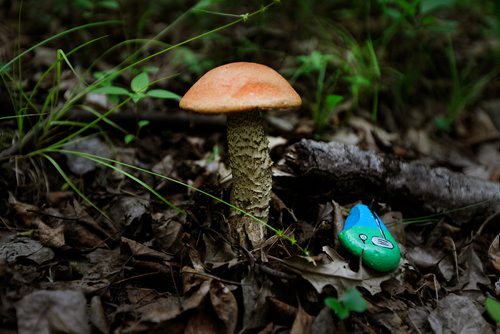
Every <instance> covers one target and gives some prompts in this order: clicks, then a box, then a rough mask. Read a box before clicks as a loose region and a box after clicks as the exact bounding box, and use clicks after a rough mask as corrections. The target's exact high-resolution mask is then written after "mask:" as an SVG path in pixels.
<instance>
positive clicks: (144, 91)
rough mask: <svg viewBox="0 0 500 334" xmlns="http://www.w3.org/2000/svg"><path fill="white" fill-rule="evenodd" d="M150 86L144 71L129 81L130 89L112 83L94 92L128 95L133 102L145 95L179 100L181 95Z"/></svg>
mask: <svg viewBox="0 0 500 334" xmlns="http://www.w3.org/2000/svg"><path fill="white" fill-rule="evenodd" d="M149 86H150V82H149V76H148V74H147V73H146V72H141V73H139V74H138V75H136V76H135V77H134V78H133V79H132V81H131V82H130V91H129V90H127V89H125V88H123V87H117V86H113V85H109V86H102V87H99V88H97V89H95V90H93V92H94V93H97V94H108V95H127V96H130V98H131V99H132V101H134V103H137V102H139V101H140V100H142V99H143V98H145V97H152V98H156V99H173V100H177V101H179V100H180V99H181V97H180V96H179V95H177V94H175V93H172V92H170V91H168V90H165V89H151V90H148V88H149Z"/></svg>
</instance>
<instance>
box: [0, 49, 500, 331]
mask: <svg viewBox="0 0 500 334" xmlns="http://www.w3.org/2000/svg"><path fill="white" fill-rule="evenodd" d="M23 43H26V44H28V45H33V44H34V41H31V43H30V41H26V40H25V41H23ZM269 43H271V42H269ZM0 54H1V52H0ZM48 54H50V56H48ZM54 54H55V49H51V48H49V47H47V48H41V49H40V50H39V51H38V53H36V56H34V57H33V58H32V59H30V60H31V61H34V62H35V63H36V64H35V65H33V68H31V69H32V72H30V77H29V78H26V80H25V81H26V82H24V83H23V85H26V86H27V87H31V86H32V85H33V82H36V81H37V80H38V79H39V78H40V76H41V75H42V73H43V71H44V69H45V67H46V66H47V65H48V64H50V63H51V61H52V58H51V57H53V56H54ZM157 65H158V66H159V67H161V66H162V64H157ZM106 66H107V65H103V68H106ZM60 78H62V80H61V82H60V83H59V85H58V93H59V94H60V96H64V95H65V93H67V91H69V90H71V89H73V88H74V87H75V86H77V85H78V80H77V79H76V78H74V77H72V71H71V70H70V69H67V70H64V71H63V73H62V75H61V76H60ZM131 78H132V77H131V76H130V77H129V78H128V79H131ZM188 79H189V80H186V81H191V83H192V82H193V80H192V79H193V76H188ZM125 81H126V80H125ZM297 83H298V84H297V85H296V86H298V87H299V88H300V89H301V90H304V89H305V90H307V89H309V90H311V91H313V90H314V89H315V87H309V88H308V87H307V84H308V81H306V80H304V81H300V80H299V81H297ZM186 87H187V85H186V84H179V85H178V86H177V87H175V88H178V90H177V91H179V92H180V91H185V89H186ZM496 87H497V88H498V84H497V86H496ZM26 89H27V88H26ZM40 89H41V90H43V91H45V92H49V91H50V86H43V85H42V86H41V88H40ZM172 90H174V89H172ZM312 95H314V94H312ZM383 98H384V95H383V94H381V97H380V99H381V100H380V105H381V108H380V110H379V113H380V114H383V115H385V116H380V118H379V119H378V121H374V119H373V114H372V113H371V111H368V110H366V109H364V108H363V107H362V106H357V107H355V108H354V107H352V105H350V104H349V103H347V102H346V103H344V104H342V105H340V106H338V108H337V110H336V112H335V113H333V114H331V115H330V116H329V117H328V120H327V126H326V127H325V128H324V129H323V130H322V132H321V135H318V134H317V133H315V126H317V125H315V124H314V123H313V121H312V120H311V117H310V113H309V109H308V108H311V105H312V103H306V104H305V106H304V108H303V109H302V110H300V111H296V112H294V111H286V112H283V113H281V112H279V113H278V112H276V113H274V112H268V113H265V115H264V118H265V124H266V125H265V128H266V133H267V135H268V139H269V149H270V154H271V158H272V160H273V195H272V201H271V209H270V216H269V224H270V226H272V227H273V228H274V229H275V230H277V231H282V233H283V234H284V235H285V236H286V238H283V237H281V236H280V235H277V234H276V233H274V232H272V231H271V230H269V229H268V233H267V234H266V240H265V241H264V242H263V244H262V245H260V246H259V247H257V248H254V249H251V248H250V249H248V248H242V247H240V246H238V245H237V244H235V243H234V242H232V240H231V238H230V237H229V236H228V227H227V224H228V217H229V215H230V212H231V208H230V207H229V206H228V205H227V204H226V203H224V202H230V189H231V169H230V166H229V162H228V161H229V158H228V150H227V142H226V130H225V127H226V125H225V119H224V118H221V117H219V116H216V117H212V118H211V117H205V116H198V115H194V114H189V113H186V112H183V111H180V110H179V109H178V107H177V102H175V101H170V100H169V101H168V102H164V101H163V100H158V99H154V100H153V99H144V100H141V101H139V103H137V104H132V103H128V104H125V105H124V107H123V108H122V110H120V111H118V112H116V113H114V114H112V115H110V116H109V120H110V122H108V123H105V122H101V123H100V126H101V128H99V131H98V132H96V135H92V136H86V137H80V138H81V139H80V140H79V141H77V142H75V143H71V144H66V145H65V146H64V147H63V150H53V151H50V152H48V151H47V153H46V154H45V153H44V154H41V155H31V154H30V153H29V152H36V150H38V149H39V148H40V146H39V144H40V143H41V142H42V141H43V140H46V141H47V142H49V140H52V141H54V138H51V137H43V136H41V137H40V142H31V143H30V145H28V146H26V147H24V148H23V149H19V150H12V147H13V146H15V145H16V143H18V142H19V137H18V136H16V135H15V134H14V133H15V131H16V129H17V128H16V127H17V125H18V123H15V121H13V120H12V119H0V131H1V133H2V139H1V143H0V152H4V153H5V152H9V153H10V152H15V153H14V154H9V155H8V156H5V155H0V158H1V159H2V160H1V165H0V188H1V189H2V192H1V193H0V331H1V332H2V333H16V332H19V333H49V332H50V333H52V332H58V333H103V334H106V333H234V332H245V333H289V332H290V333H309V332H310V333H315V334H319V333H334V332H337V331H339V332H356V333H386V332H391V333H396V332H397V333H427V332H436V333H441V332H452V333H455V332H468V333H494V332H495V331H496V332H497V333H498V331H499V327H498V326H499V325H498V324H496V323H495V320H494V319H492V317H491V315H490V314H488V312H486V311H485V303H486V300H487V299H495V298H497V299H498V298H499V296H500V240H499V234H500V214H499V211H498V208H499V206H500V200H499V199H498V194H493V195H492V196H491V198H488V196H487V197H486V198H484V200H482V201H481V202H479V203H478V202H462V203H461V204H460V205H459V206H453V205H451V204H450V203H449V202H440V198H434V199H432V202H431V200H429V202H427V203H426V202H425V200H422V201H419V202H416V201H414V200H413V197H412V194H414V192H418V191H421V189H415V188H412V187H405V186H404V185H403V186H402V187H401V188H398V189H399V190H398V191H397V192H396V193H395V191H394V188H387V184H389V183H390V182H389V181H387V182H385V181H384V182H383V183H377V184H375V185H376V187H374V185H373V184H370V185H368V184H367V183H363V182H353V179H354V180H356V179H358V180H364V179H363V178H366V175H365V174H363V173H361V172H360V174H359V175H356V172H354V174H349V179H336V178H332V177H331V176H329V175H327V172H324V173H317V174H314V177H310V176H311V174H310V173H309V172H310V170H311V168H310V165H308V164H310V163H311V161H308V162H306V161H301V160H300V158H301V157H302V158H303V157H304V156H301V155H297V156H295V155H294V153H295V152H296V151H295V150H296V149H297V147H298V146H297V145H300V144H301V143H304V141H302V140H303V139H309V140H311V142H310V143H315V142H324V143H332V142H335V143H340V144H342V145H347V146H345V147H352V146H356V147H358V148H361V149H362V150H363V152H368V154H373V155H374V156H377V157H381V158H382V159H385V160H386V161H389V162H391V163H392V162H394V164H395V163H398V164H399V163H410V162H411V163H418V164H421V165H423V166H427V167H428V168H437V167H441V168H443V170H445V171H446V172H445V173H455V174H457V175H460V177H461V178H463V179H464V180H472V181H470V182H472V183H471V184H478V185H480V186H483V185H487V186H488V187H490V188H489V189H498V185H499V182H500V150H499V147H500V119H499V113H498V110H500V101H499V100H498V99H494V98H491V96H490V97H488V98H487V99H486V98H485V100H484V101H479V102H478V103H475V104H472V105H471V106H469V107H468V108H467V110H466V111H464V112H463V113H461V114H460V115H458V116H457V117H456V119H454V120H453V125H452V130H449V131H443V130H442V129H436V126H435V124H434V123H432V122H427V123H425V122H415V123H416V124H418V126H412V124H411V121H412V120H416V119H419V118H420V117H427V116H428V114H432V113H433V112H434V111H435V110H440V109H441V108H443V106H442V104H441V102H442V101H436V100H432V101H430V100H428V101H427V100H426V96H422V97H421V98H422V99H423V100H426V102H425V103H424V104H425V107H422V109H418V108H417V107H415V109H409V110H407V111H406V112H407V115H406V116H401V115H399V116H397V117H399V118H400V119H399V120H398V119H396V120H394V119H392V118H391V117H390V116H389V115H390V114H391V113H390V112H388V111H387V110H386V109H384V108H388V107H387V104H386V103H385V102H384V100H383ZM306 100H307V99H306ZM80 102H81V105H84V106H85V105H91V106H92V107H93V108H95V109H96V110H99V112H100V113H104V112H105V111H106V110H108V109H109V108H110V107H112V106H114V105H116V104H117V101H116V100H113V97H111V96H109V95H102V94H95V93H89V94H87V95H86V97H85V98H84V99H82V100H81V101H80ZM34 103H40V104H42V103H43V101H34ZM0 105H1V106H2V108H4V109H3V110H7V112H6V114H5V115H4V114H2V116H9V115H11V114H14V112H13V111H10V112H9V110H12V109H15V107H14V106H13V105H12V104H11V101H10V100H9V99H8V98H7V97H6V94H4V95H1V94H0ZM351 107H352V108H351ZM384 112H385V114H384ZM424 113H425V114H427V116H422V114H424ZM397 117H396V118H397ZM405 117H407V118H408V119H409V120H410V121H409V122H408V123H409V124H407V125H406V126H404V127H401V126H398V125H397V123H398V122H399V121H401V118H403V119H404V118H405ZM92 119H93V118H89V114H88V113H86V112H85V108H84V107H81V106H80V105H79V106H78V107H77V108H74V109H73V110H71V111H69V112H68V114H66V115H65V117H64V120H70V121H75V122H87V123H88V122H91V120H92ZM140 121H143V122H144V121H146V122H145V123H142V124H147V125H145V126H143V127H142V126H139V127H138V124H139V122H140ZM27 122H28V121H27ZM111 123H112V124H111ZM33 124H36V122H35V123H33ZM75 124H76V123H75ZM110 124H111V125H110ZM59 125H61V124H59ZM67 125H68V124H64V125H63V126H67ZM70 125H71V124H70ZM73 125H74V124H73ZM114 125H118V127H117V126H114ZM25 126H26V125H25ZM26 127H27V128H29V126H26ZM33 127H34V125H33ZM75 128H78V125H75ZM58 129H59V128H58ZM72 129H73V130H70V131H74V128H72ZM121 129H126V130H127V132H134V131H136V132H135V136H134V140H133V141H130V142H129V141H126V142H124V140H123V132H122V131H121ZM67 133H68V132H64V133H60V132H55V133H53V134H54V136H55V138H56V139H59V138H62V137H64V136H65V135H67ZM70 133H71V132H70ZM313 140H314V141H313ZM40 145H41V144H40ZM75 151H76V152H83V153H84V154H93V155H97V156H99V157H103V158H104V160H99V161H92V160H89V159H85V158H84V157H83V156H82V155H81V154H80V155H78V154H72V153H71V152H75ZM326 154H328V152H326ZM292 156H293V157H294V158H293V159H292V158H291V157H292ZM105 159H110V160H105ZM297 159H298V160H297ZM292 160H293V161H292ZM314 162H317V160H314ZM301 166H302V167H301ZM302 169H304V170H302ZM61 170H62V171H61ZM145 171H146V172H145ZM151 172H152V173H151ZM329 172H332V173H334V174H335V173H337V172H338V173H340V174H341V173H342V170H339V171H336V170H335V168H334V167H332V170H329ZM394 173H395V172H394V171H393V172H390V173H388V174H387V175H384V177H385V178H387V179H388V180H390V179H391V178H394V177H395V176H396V175H395V174H394ZM159 175H163V176H167V177H168V178H169V179H165V178H162V177H161V176H159ZM440 175H441V174H440ZM419 177H421V176H419V175H415V180H413V181H416V182H415V183H416V184H419V185H420V186H419V187H417V188H422V189H424V190H425V189H426V188H429V189H432V187H433V186H435V184H434V183H433V179H431V178H430V177H429V178H425V177H424V178H422V179H419ZM172 179H173V180H174V181H172ZM332 180H334V181H335V182H333V181H332ZM137 181H139V182H137ZM467 182H469V181H467ZM474 182H477V183H474ZM72 185H74V186H76V188H77V189H78V191H75V190H74V189H72ZM350 187H351V188H350ZM352 187H355V188H352ZM364 187H366V188H364ZM478 187H479V186H478ZM447 190H448V191H447V193H453V192H454V189H447ZM474 191H478V192H479V193H481V190H480V189H479V190H478V189H474ZM79 192H80V193H79ZM431 192H432V190H431ZM436 192H437V191H436ZM465 192H467V190H466V191H465ZM470 192H472V190H470ZM81 194H83V195H84V196H85V197H86V198H88V199H89V200H90V203H92V204H89V201H86V200H85V199H84V198H83V197H82V196H80V195H81ZM155 194H158V195H159V197H157V196H156V195H155ZM207 194H208V195H207ZM209 195H210V196H209ZM443 196H444V195H443ZM214 197H215V198H214ZM218 199H219V200H218ZM165 200H166V201H168V202H166V201H165ZM221 200H222V201H221ZM357 203H364V204H366V205H369V206H370V207H371V208H372V209H373V210H374V211H375V212H377V213H378V215H379V216H380V217H381V218H382V220H383V221H384V222H385V224H386V225H387V227H388V228H389V230H390V231H391V233H392V235H393V236H394V238H395V239H396V241H397V242H398V244H399V247H400V250H401V262H400V265H399V266H398V267H397V268H396V269H395V270H393V271H390V272H386V273H380V272H377V271H375V270H372V269H370V268H366V267H365V266H364V264H362V263H361V264H360V262H359V260H358V259H357V258H356V257H353V256H351V255H349V253H348V252H347V251H346V250H345V249H344V248H343V247H342V246H341V245H340V243H339V241H338V232H339V231H340V230H341V229H342V227H343V224H344V221H345V219H346V217H347V216H348V214H349V210H350V209H351V208H352V207H353V206H354V205H355V204H357ZM443 203H444V204H443ZM92 205H95V207H93V206H92ZM96 208H99V210H102V211H101V212H99V211H98V210H96ZM472 213H473V214H472ZM104 214H105V215H106V216H107V217H106V216H104ZM290 240H293V242H292V243H290ZM295 242H296V243H295ZM304 249H307V251H308V253H307V254H305V253H304V252H303V250H304ZM351 288H357V290H358V291H359V292H361V295H362V297H363V299H364V300H365V301H366V302H367V309H366V310H364V311H363V312H351V313H350V314H349V313H348V314H347V316H345V317H344V316H342V315H340V314H339V312H340V311H339V309H337V310H335V308H332V307H331V306H328V305H326V304H325V299H326V298H327V297H333V298H336V299H337V300H339V301H340V304H341V306H339V307H340V308H344V310H345V308H348V306H347V304H348V303H349V301H348V300H347V297H345V296H347V295H348V293H346V292H348V291H352V290H350V289H351ZM351 310H354V309H351Z"/></svg>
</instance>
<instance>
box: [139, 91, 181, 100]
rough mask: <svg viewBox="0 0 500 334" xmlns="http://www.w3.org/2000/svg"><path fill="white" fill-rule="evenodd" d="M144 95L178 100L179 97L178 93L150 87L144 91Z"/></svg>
mask: <svg viewBox="0 0 500 334" xmlns="http://www.w3.org/2000/svg"><path fill="white" fill-rule="evenodd" d="M146 95H147V96H149V97H154V98H157V99H173V100H177V101H180V99H181V97H180V96H179V95H177V94H175V93H172V92H170V91H168V90H165V89H151V90H150V91H149V92H147V93H146Z"/></svg>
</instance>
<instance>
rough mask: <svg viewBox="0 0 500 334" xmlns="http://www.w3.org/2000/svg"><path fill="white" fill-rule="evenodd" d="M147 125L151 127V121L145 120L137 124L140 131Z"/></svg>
mask: <svg viewBox="0 0 500 334" xmlns="http://www.w3.org/2000/svg"><path fill="white" fill-rule="evenodd" d="M147 125H149V121H148V120H147V119H143V120H140V121H139V122H137V126H138V127H139V129H141V128H143V127H145V126H147Z"/></svg>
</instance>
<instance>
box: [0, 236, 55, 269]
mask: <svg viewBox="0 0 500 334" xmlns="http://www.w3.org/2000/svg"><path fill="white" fill-rule="evenodd" d="M54 255H55V254H54V252H53V251H52V250H51V249H50V248H48V247H44V246H43V245H42V244H41V243H40V242H39V241H36V240H33V239H30V238H26V237H15V238H13V239H12V240H9V241H8V242H3V243H2V244H1V245H0V258H3V259H5V261H7V262H8V263H12V262H15V261H16V260H17V259H18V258H27V259H30V260H31V261H34V262H35V263H36V264H42V263H44V262H47V261H50V260H52V259H53V258H54Z"/></svg>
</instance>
